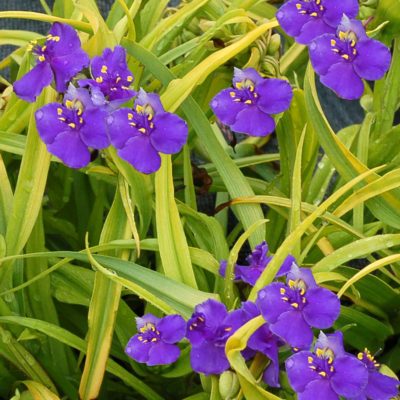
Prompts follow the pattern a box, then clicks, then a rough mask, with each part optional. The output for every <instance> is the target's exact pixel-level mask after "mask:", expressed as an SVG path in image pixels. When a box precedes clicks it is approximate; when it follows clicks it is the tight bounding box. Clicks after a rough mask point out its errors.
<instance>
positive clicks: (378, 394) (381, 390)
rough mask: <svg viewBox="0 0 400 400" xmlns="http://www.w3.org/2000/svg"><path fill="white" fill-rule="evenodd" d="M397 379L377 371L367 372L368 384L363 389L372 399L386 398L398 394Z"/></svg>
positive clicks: (382, 399)
mask: <svg viewBox="0 0 400 400" xmlns="http://www.w3.org/2000/svg"><path fill="white" fill-rule="evenodd" d="M399 383H400V382H399V381H398V380H397V379H394V378H392V377H390V376H387V375H383V374H381V373H380V372H378V371H372V372H370V374H369V378H368V386H367V388H366V390H365V392H366V394H367V397H369V398H371V399H374V400H387V399H391V398H392V397H396V395H398V394H399V391H398V389H397V386H398V385H399Z"/></svg>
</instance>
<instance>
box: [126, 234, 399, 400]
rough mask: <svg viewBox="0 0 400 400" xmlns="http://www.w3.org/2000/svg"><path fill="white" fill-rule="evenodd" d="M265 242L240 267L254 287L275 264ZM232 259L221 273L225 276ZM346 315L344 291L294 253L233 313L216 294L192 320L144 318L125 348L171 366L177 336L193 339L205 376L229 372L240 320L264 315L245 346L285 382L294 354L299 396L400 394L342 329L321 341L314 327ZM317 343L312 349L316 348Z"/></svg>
mask: <svg viewBox="0 0 400 400" xmlns="http://www.w3.org/2000/svg"><path fill="white" fill-rule="evenodd" d="M267 252H268V246H267V244H266V243H265V242H263V243H260V244H259V245H258V246H256V248H255V250H254V251H253V252H252V254H251V255H250V256H249V257H248V258H247V261H248V263H249V265H248V266H241V265H235V275H234V279H235V280H242V281H244V282H246V283H248V284H250V285H254V283H255V280H257V279H258V277H259V276H260V274H261V272H262V271H263V270H264V269H265V268H266V267H268V263H269V261H270V259H271V257H269V256H267ZM225 269H226V262H225V261H223V262H221V268H220V274H221V275H225V272H226V271H225ZM339 314H340V301H339V298H338V297H337V295H336V294H335V293H333V292H331V291H330V290H328V289H325V288H323V287H321V286H319V285H317V283H316V281H315V279H314V276H313V274H312V272H311V270H309V269H306V268H299V267H298V266H297V264H296V263H295V261H294V258H293V257H292V256H288V257H287V258H286V260H285V261H284V263H283V265H282V266H281V268H280V270H279V272H278V274H277V276H276V280H275V281H274V282H272V283H270V284H269V285H267V286H265V287H264V288H263V289H261V290H260V291H259V293H258V297H257V300H256V302H255V303H253V302H251V301H245V302H243V303H242V304H241V307H240V308H238V309H235V310H232V311H228V310H227V308H226V306H225V305H224V304H223V303H221V302H219V301H216V300H213V299H209V300H207V301H205V302H204V303H202V304H199V305H197V306H196V307H195V310H194V312H193V314H192V316H191V318H190V319H189V320H188V321H187V323H186V328H185V322H184V320H183V319H182V317H181V316H179V315H173V316H167V317H164V318H161V319H159V318H156V317H154V316H152V315H151V314H147V315H145V316H144V317H142V318H137V328H138V333H137V334H136V335H134V336H133V337H132V338H131V339H130V340H129V342H128V344H127V346H126V349H125V351H126V353H127V354H128V355H129V356H130V357H132V358H133V359H134V360H136V361H138V362H142V363H146V364H147V365H148V366H152V365H163V364H169V363H172V362H174V361H176V360H177V359H178V358H179V354H180V351H179V348H178V346H177V345H176V343H177V342H179V341H181V340H182V339H183V338H185V337H186V339H187V340H188V341H189V342H190V345H191V352H190V361H191V366H192V369H193V371H195V372H197V373H201V374H205V375H211V374H218V375H219V374H223V373H226V372H227V371H229V369H230V364H229V361H228V359H227V357H226V354H225V345H226V342H227V340H228V338H229V337H230V336H232V335H233V334H234V333H235V332H236V331H237V330H238V329H239V328H240V327H241V326H243V325H244V324H246V323H247V322H249V321H250V320H252V319H254V318H256V317H258V316H260V315H262V316H263V318H264V320H265V323H264V324H263V325H262V326H261V327H260V328H258V329H257V330H256V331H255V332H254V333H253V334H252V335H251V337H250V338H249V340H248V342H247V348H246V349H245V350H243V351H242V355H243V357H244V358H245V360H247V361H249V360H251V359H252V358H254V357H255V356H256V354H257V353H261V354H262V355H264V356H266V357H267V358H268V359H269V361H270V362H269V364H268V365H267V367H266V369H265V370H264V372H263V381H264V382H265V383H266V384H267V385H268V386H270V387H280V382H279V372H280V365H279V357H278V354H279V349H280V348H284V349H286V350H287V349H291V350H292V351H293V353H294V354H292V355H291V356H290V357H288V358H287V359H286V361H285V369H286V373H287V376H288V379H289V383H290V385H291V386H292V388H293V389H294V390H295V391H296V393H297V395H298V399H299V400H315V399H329V400H331V399H332V400H333V399H335V400H339V397H340V396H342V397H344V398H346V399H360V400H361V399H367V398H368V399H372V400H389V399H390V398H392V397H393V396H395V395H396V394H397V393H398V391H397V386H398V384H399V381H398V380H397V379H394V378H392V377H389V376H387V375H384V374H382V373H380V372H379V367H380V365H379V364H378V363H377V362H376V361H375V360H374V358H373V356H372V355H371V354H370V353H369V352H368V351H367V350H365V351H364V352H362V353H359V354H358V356H357V357H356V356H354V355H352V354H349V353H347V352H345V350H344V347H343V334H342V333H341V332H340V331H336V332H334V333H332V334H325V333H323V332H322V331H321V332H320V334H319V337H318V339H317V340H316V342H315V344H314V346H312V343H313V341H314V333H313V328H317V329H329V328H331V327H332V326H333V324H334V322H335V320H336V319H337V318H338V316H339ZM311 347H312V350H310V348H311Z"/></svg>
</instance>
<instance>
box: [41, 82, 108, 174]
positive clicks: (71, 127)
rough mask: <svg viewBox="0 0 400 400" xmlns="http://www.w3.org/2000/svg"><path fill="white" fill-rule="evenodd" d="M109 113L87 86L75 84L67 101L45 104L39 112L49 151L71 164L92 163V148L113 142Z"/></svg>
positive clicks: (65, 162)
mask: <svg viewBox="0 0 400 400" xmlns="http://www.w3.org/2000/svg"><path fill="white" fill-rule="evenodd" d="M106 116H107V113H106V111H105V110H103V109H100V108H97V107H96V106H95V105H94V104H93V103H92V101H91V97H90V95H89V92H88V91H87V90H86V89H76V88H74V87H73V86H72V85H71V86H70V88H69V89H68V92H67V93H66V95H65V96H64V104H59V103H50V104H47V105H45V106H44V107H42V108H40V109H39V110H37V111H36V113H35V120H36V126H37V130H38V132H39V136H40V137H41V139H42V140H43V142H44V143H46V146H47V150H48V151H49V152H50V153H51V154H54V155H55V156H57V157H58V158H59V159H60V160H62V162H63V163H64V164H66V165H68V166H69V167H71V168H82V167H84V166H86V165H87V164H89V162H90V151H89V147H91V148H93V149H98V150H100V149H103V148H105V147H107V146H108V145H109V139H108V136H107V131H106V121H105V120H106Z"/></svg>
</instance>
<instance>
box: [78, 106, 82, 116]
mask: <svg viewBox="0 0 400 400" xmlns="http://www.w3.org/2000/svg"><path fill="white" fill-rule="evenodd" d="M76 113H77V114H78V116H79V115H82V113H83V111H82V109H81V108H78V111H77V112H76Z"/></svg>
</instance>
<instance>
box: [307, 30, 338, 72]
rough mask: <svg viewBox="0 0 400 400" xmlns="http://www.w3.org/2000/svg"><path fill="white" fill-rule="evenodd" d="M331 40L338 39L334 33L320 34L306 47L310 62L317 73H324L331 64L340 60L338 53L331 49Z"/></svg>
mask: <svg viewBox="0 0 400 400" xmlns="http://www.w3.org/2000/svg"><path fill="white" fill-rule="evenodd" d="M332 40H335V41H337V40H338V39H337V38H336V36H335V35H331V34H326V35H322V36H320V37H318V38H316V39H315V40H314V41H313V42H312V43H311V44H310V46H309V48H308V49H309V53H310V60H311V64H312V66H313V68H314V70H315V72H316V73H317V74H319V75H325V74H326V73H327V72H328V71H329V68H330V67H331V66H332V65H334V64H337V63H338V62H340V61H342V59H341V57H340V55H339V54H338V53H335V52H334V51H332V48H333V47H332V45H331V41H332Z"/></svg>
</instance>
